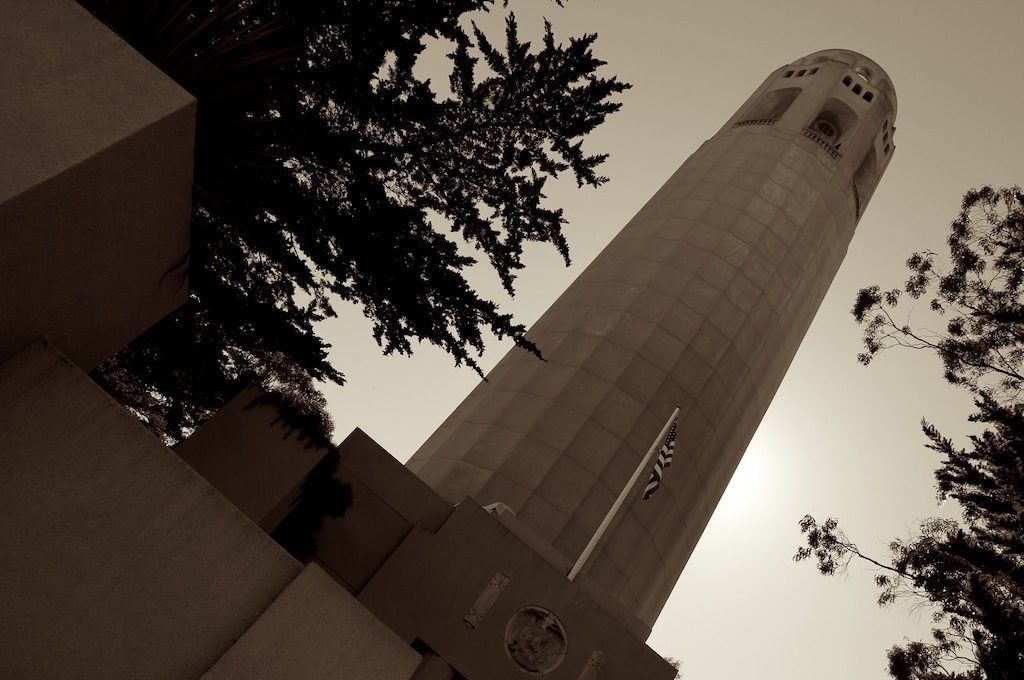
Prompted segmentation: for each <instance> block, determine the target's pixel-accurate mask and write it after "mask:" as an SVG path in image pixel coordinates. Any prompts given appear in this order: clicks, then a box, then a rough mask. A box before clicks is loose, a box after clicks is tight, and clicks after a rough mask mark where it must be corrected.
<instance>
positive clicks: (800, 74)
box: [796, 69, 807, 78]
mask: <svg viewBox="0 0 1024 680" xmlns="http://www.w3.org/2000/svg"><path fill="white" fill-rule="evenodd" d="M805 73H807V71H806V70H805V69H800V70H799V71H797V72H796V77H797V78H799V77H800V76H802V75H803V74H805Z"/></svg>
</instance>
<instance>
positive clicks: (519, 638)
mask: <svg viewBox="0 0 1024 680" xmlns="http://www.w3.org/2000/svg"><path fill="white" fill-rule="evenodd" d="M567 649H568V645H567V644H566V640H565V628H564V627H563V626H562V622H561V621H559V620H558V617H557V616H555V615H554V614H552V613H551V612H549V611H548V610H547V609H544V608H542V607H523V608H522V609H520V610H519V611H517V612H516V613H515V614H513V615H512V618H511V619H510V620H509V622H508V627H507V628H506V629H505V650H506V651H507V652H508V655H509V657H511V659H512V660H513V661H515V662H516V665H518V666H519V668H520V669H522V670H524V671H526V672H527V673H533V674H535V675H545V674H547V673H550V672H551V671H553V670H555V668H557V667H558V664H560V663H562V660H563V659H565V653H566V651H567Z"/></svg>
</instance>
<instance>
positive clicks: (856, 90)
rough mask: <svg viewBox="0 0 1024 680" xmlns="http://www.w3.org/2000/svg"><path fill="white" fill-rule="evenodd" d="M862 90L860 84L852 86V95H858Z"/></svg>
mask: <svg viewBox="0 0 1024 680" xmlns="http://www.w3.org/2000/svg"><path fill="white" fill-rule="evenodd" d="M863 90H864V88H863V87H861V86H860V83H858V84H856V85H854V86H853V93H854V94H860V93H861V92H863Z"/></svg>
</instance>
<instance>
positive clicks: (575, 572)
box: [569, 406, 679, 581]
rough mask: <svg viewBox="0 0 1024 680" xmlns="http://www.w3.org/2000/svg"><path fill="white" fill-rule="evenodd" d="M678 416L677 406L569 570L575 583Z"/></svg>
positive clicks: (570, 576) (571, 579)
mask: <svg viewBox="0 0 1024 680" xmlns="http://www.w3.org/2000/svg"><path fill="white" fill-rule="evenodd" d="M678 415H679V407H678V406H676V408H675V410H674V411H672V415H671V416H669V419H668V420H667V421H665V426H664V427H662V428H661V433H659V434H658V436H657V438H656V439H655V440H654V443H653V444H651V448H650V449H649V450H648V451H647V455H646V456H644V458H643V460H641V461H640V464H639V465H637V466H636V470H634V471H633V476H632V477H630V478H629V481H628V482H626V486H624V487H623V488H622V491H621V492H620V493H619V497H618V498H616V499H615V502H614V503H612V507H611V508H610V509H609V510H608V514H607V515H605V516H604V519H603V520H601V524H600V525H599V526H598V527H597V531H595V532H594V535H593V536H591V537H590V543H587V547H586V548H584V549H583V552H582V553H580V556H579V559H577V560H576V564H574V565H572V569H570V570H569V580H570V581H575V580H576V577H577V576H579V574H580V571H582V570H583V565H584V564H586V563H587V560H588V559H590V553H592V552H594V548H595V547H597V543H598V541H600V540H601V537H602V536H603V535H604V532H605V531H607V530H608V525H609V524H611V523H612V519H614V517H615V515H617V514H618V512H619V508H621V507H622V504H623V503H624V502H626V497H627V496H629V493H630V492H631V491H632V490H633V487H634V486H636V480H638V479H640V475H641V474H643V471H644V470H645V469H646V468H647V465H648V463H650V462H651V458H653V457H654V452H655V451H657V450H658V447H659V446H661V444H662V442H664V441H665V436H666V435H667V434H668V428H670V427H671V426H672V423H673V422H674V421H675V419H676V416H678Z"/></svg>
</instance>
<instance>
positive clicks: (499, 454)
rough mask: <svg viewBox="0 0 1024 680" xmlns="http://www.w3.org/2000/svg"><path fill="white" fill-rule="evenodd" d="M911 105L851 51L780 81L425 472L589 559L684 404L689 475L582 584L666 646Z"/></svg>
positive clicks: (618, 247) (619, 531) (474, 403)
mask: <svg viewBox="0 0 1024 680" xmlns="http://www.w3.org/2000/svg"><path fill="white" fill-rule="evenodd" d="M895 117H896V95H895V92H894V90H893V86H892V83H891V81H890V80H889V78H888V76H887V75H886V73H885V72H884V71H883V70H882V69H881V68H880V67H879V66H878V65H877V64H876V63H874V62H873V61H871V60H870V59H868V58H866V57H864V56H862V55H860V54H857V53H856V52H851V51H847V50H825V51H822V52H816V53H814V54H811V55H809V56H807V57H804V58H803V59H798V60H797V61H795V62H793V63H791V64H787V65H786V66H783V67H781V68H778V69H776V70H775V71H773V72H772V73H771V75H769V76H768V78H767V79H766V80H765V81H764V82H763V83H762V84H761V86H760V87H759V88H757V90H756V91H755V92H754V93H753V94H752V95H751V96H750V98H749V99H747V101H746V102H744V103H743V105H742V106H741V107H740V108H739V110H737V111H736V113H735V114H734V115H733V116H732V118H730V119H729V120H728V121H727V122H726V123H725V125H724V126H723V127H722V128H721V129H720V130H719V131H718V133H717V134H715V135H714V136H713V137H712V138H711V139H709V140H708V141H706V142H705V143H704V144H703V145H702V146H701V147H700V148H699V149H698V150H697V151H696V152H695V153H694V154H693V155H692V156H690V158H688V159H687V160H686V162H685V163H683V165H682V166H681V167H680V168H679V169H678V170H677V171H676V172H675V174H673V175H672V176H671V177H670V178H669V180H668V181H667V182H666V183H665V185H664V186H663V187H661V189H659V190H658V192H657V193H656V194H655V195H654V196H653V197H652V198H651V199H650V200H649V201H648V202H647V204H646V205H645V206H644V207H643V208H642V209H641V210H640V211H639V212H638V213H637V214H636V216H635V217H633V219H631V220H630V221H629V223H628V224H626V226H625V227H624V228H623V229H622V231H621V232H619V234H618V235H617V236H616V237H615V238H614V239H613V240H612V242H611V243H609V244H608V246H607V247H606V248H605V249H604V250H603V251H602V252H601V253H600V255H598V256H597V258H596V259H595V260H594V261H593V262H592V263H591V264H590V266H589V267H587V268H586V270H585V271H584V272H583V273H582V274H580V276H579V278H578V279H576V281H575V282H574V283H573V284H572V285H571V286H570V287H569V288H568V289H567V290H566V291H565V293H564V294H563V295H562V296H561V297H560V298H559V299H558V300H557V301H556V302H555V303H554V304H553V305H552V306H551V308H550V309H548V311H547V312H546V313H545V314H544V315H543V316H542V317H541V318H540V319H539V320H538V321H537V323H536V324H535V325H534V326H533V327H532V328H531V330H530V332H529V336H528V337H529V338H530V339H532V340H533V341H534V342H535V343H536V344H537V345H538V346H539V347H540V349H541V351H542V352H543V354H544V358H545V359H546V361H540V360H538V359H537V358H536V357H534V356H533V355H531V354H529V353H528V352H525V351H522V350H518V349H514V350H512V351H511V352H509V353H508V354H507V355H506V356H505V357H504V358H503V359H502V360H501V362H500V363H498V365H497V366H496V367H495V368H494V370H493V371H491V372H490V374H489V375H488V376H487V380H486V381H485V382H482V383H480V385H479V386H478V387H477V388H476V389H475V390H473V392H472V393H471V394H470V395H469V396H468V397H467V398H466V400H465V401H464V402H462V404H461V405H460V406H459V407H458V408H457V409H456V410H455V412H454V413H452V414H451V416H450V417H449V418H448V419H447V420H445V421H444V423H443V424H442V425H441V426H440V427H439V428H438V429H437V431H436V432H435V433H434V434H433V435H432V436H431V437H430V438H429V439H428V440H427V441H426V442H425V443H424V444H423V446H422V447H421V448H420V449H419V451H418V452H417V453H416V454H415V455H414V456H413V457H412V459H411V460H410V461H409V463H408V466H409V468H410V469H411V470H413V471H414V472H415V473H416V474H418V475H419V476H420V477H421V478H422V479H423V480H425V481H426V482H427V483H428V484H430V485H431V486H432V487H433V488H434V489H436V490H437V491H438V492H439V493H440V494H441V495H442V496H444V497H446V498H447V499H448V500H450V501H452V502H458V501H460V500H462V499H463V498H465V497H467V496H468V497H471V498H473V499H474V500H475V501H477V502H479V503H481V504H484V505H487V504H491V503H495V502H501V503H504V504H505V505H507V506H508V507H509V508H511V509H512V510H513V511H514V512H515V513H516V516H517V518H518V519H519V520H521V521H522V522H523V523H525V524H526V525H527V526H528V527H529V528H531V529H532V530H533V531H534V532H536V534H539V535H540V537H542V538H543V539H544V540H546V541H548V542H549V543H550V544H551V545H552V546H553V547H554V548H555V549H556V550H557V551H558V552H559V553H561V554H562V555H564V556H565V557H567V558H569V559H570V560H572V559H575V558H576V556H578V555H579V554H580V553H581V551H583V549H584V547H585V546H586V545H587V543H588V541H589V540H590V538H591V537H592V536H593V535H594V532H595V530H596V529H597V528H598V526H599V524H601V522H602V520H603V518H604V517H605V515H606V513H607V511H608V509H609V507H610V506H611V505H612V504H613V502H614V501H615V499H616V497H617V495H618V494H619V492H620V490H621V489H622V488H623V486H624V485H625V484H626V481H627V480H628V479H629V478H630V476H631V475H632V474H633V471H634V469H635V468H636V466H637V464H638V462H639V461H640V460H641V459H642V457H643V456H644V454H645V453H646V452H647V450H648V448H649V447H650V446H651V444H652V442H653V441H654V440H655V438H656V437H657V436H658V433H659V432H660V431H661V430H662V427H663V425H664V423H665V421H666V418H668V416H669V414H670V413H672V411H673V408H674V407H675V406H676V405H679V407H680V413H679V420H678V438H677V441H676V449H675V459H674V462H673V464H672V467H671V468H670V470H669V471H667V472H666V475H665V479H664V482H663V484H662V486H661V488H660V489H659V491H658V492H657V493H656V494H654V495H653V496H652V497H651V498H650V500H647V501H642V500H637V499H635V500H632V501H631V502H628V503H626V504H625V505H624V506H623V508H622V511H621V512H620V513H619V515H618V516H617V517H616V519H615V522H614V523H613V524H612V525H611V527H610V530H609V531H608V532H607V535H606V538H605V540H604V541H603V542H602V543H601V544H600V547H599V548H598V549H597V551H596V552H595V553H594V554H593V556H592V558H591V559H590V560H589V561H588V563H587V567H586V570H585V571H584V572H583V574H582V575H581V580H583V581H587V582H589V583H590V584H592V585H594V586H596V587H598V588H600V589H601V590H602V591H604V592H605V593H607V594H608V595H609V596H610V597H611V598H612V599H613V600H615V601H617V602H618V604H620V605H621V609H622V612H623V613H624V614H623V615H626V616H631V617H635V619H636V620H639V622H640V624H641V625H642V626H643V627H644V628H646V629H647V630H649V629H650V627H651V626H653V624H654V621H655V619H656V618H657V616H658V614H659V612H660V611H661V609H662V607H663V606H664V604H665V600H666V599H667V598H668V596H669V593H670V592H671V590H672V588H673V586H674V585H675V582H676V580H677V578H678V577H679V573H680V572H681V570H682V569H683V566H684V565H685V564H686V561H687V559H688V558H689V556H690V553H691V552H692V551H693V548H694V545H695V544H696V543H697V540H698V538H699V537H700V535H701V532H702V531H703V530H704V527H705V525H706V524H707V522H708V519H709V518H710V516H711V513H712V512H713V511H714V509H715V506H716V505H717V503H718V501H719V499H720V498H721V496H722V493H723V492H724V491H725V488H726V485H727V484H728V483H729V479H730V477H731V476H732V474H733V471H734V470H735V469H736V466H737V464H738V463H739V461H740V458H741V456H742V455H743V452H744V450H745V449H746V447H747V444H748V443H749V441H750V439H751V437H752V436H753V434H754V431H755V430H756V428H757V426H758V423H759V422H760V421H761V418H762V416H763V415H764V413H765V410H766V409H767V408H768V405H769V403H770V402H771V400H772V397H773V396H774V394H775V391H776V389H777V388H778V386H779V384H780V383H781V381H782V378H783V376H784V375H785V373H786V370H787V368H788V367H789V364H790V362H791V361H792V359H793V356H794V355H795V353H796V350H797V347H798V346H799V345H800V342H801V340H802V338H803V336H804V333H805V332H806V331H807V328H808V326H809V325H810V323H811V320H812V319H813V318H814V315H815V313H816V311H817V309H818V306H819V304H820V303H821V300H822V298H823V297H824V295H825V293H826V291H827V290H828V287H829V284H830V283H831V281H832V278H833V277H834V276H835V274H836V271H837V270H838V269H839V265H840V264H841V263H842V261H843V257H844V255H845V254H846V250H847V246H848V245H849V243H850V239H851V238H852V236H853V232H854V228H855V227H856V225H857V221H858V219H859V218H860V215H861V214H862V213H863V211H864V209H865V207H866V206H867V204H868V202H869V201H870V199H871V195H872V193H873V192H874V190H875V187H876V186H877V184H878V180H879V178H880V177H881V176H882V173H883V172H884V171H885V168H886V166H887V165H888V163H889V160H890V159H891V158H892V154H893V149H894V145H893V131H894V127H893V123H894V121H895Z"/></svg>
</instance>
